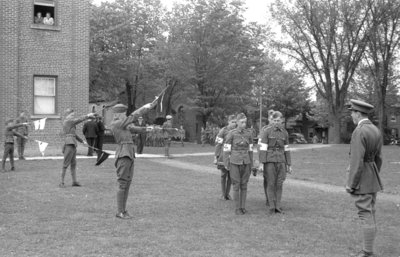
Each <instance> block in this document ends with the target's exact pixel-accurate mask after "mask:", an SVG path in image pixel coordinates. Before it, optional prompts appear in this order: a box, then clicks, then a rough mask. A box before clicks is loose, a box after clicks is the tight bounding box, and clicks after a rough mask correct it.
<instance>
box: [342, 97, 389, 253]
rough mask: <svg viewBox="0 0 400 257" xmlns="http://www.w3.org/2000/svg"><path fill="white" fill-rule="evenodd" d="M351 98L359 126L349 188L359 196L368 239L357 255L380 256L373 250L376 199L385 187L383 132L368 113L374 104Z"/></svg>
mask: <svg viewBox="0 0 400 257" xmlns="http://www.w3.org/2000/svg"><path fill="white" fill-rule="evenodd" d="M350 102H351V106H350V108H349V110H351V117H352V119H353V122H354V124H356V125H357V127H356V129H355V130H354V132H353V134H352V136H351V145H350V165H349V167H348V179H347V185H346V191H347V192H348V193H349V194H351V195H352V197H353V198H354V200H355V205H356V207H357V210H358V217H359V219H360V221H361V227H362V234H363V242H364V247H363V249H362V251H360V252H359V253H358V254H357V255H354V256H356V257H369V256H376V255H375V254H374V253H373V252H374V249H373V247H374V240H375V236H376V222H375V203H376V195H377V192H379V191H381V190H382V189H383V188H382V183H381V179H380V177H379V172H380V169H381V166H382V154H381V148H382V134H381V132H380V130H379V129H378V128H377V127H376V126H375V125H374V124H372V122H371V121H370V120H369V119H368V117H367V114H368V113H370V112H371V111H372V109H373V108H374V107H373V106H372V105H370V104H368V103H366V102H363V101H359V100H350Z"/></svg>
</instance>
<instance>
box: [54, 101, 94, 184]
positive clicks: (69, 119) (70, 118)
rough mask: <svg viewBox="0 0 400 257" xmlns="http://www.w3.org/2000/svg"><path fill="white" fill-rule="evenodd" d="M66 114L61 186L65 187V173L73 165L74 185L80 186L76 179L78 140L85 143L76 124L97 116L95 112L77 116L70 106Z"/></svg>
mask: <svg viewBox="0 0 400 257" xmlns="http://www.w3.org/2000/svg"><path fill="white" fill-rule="evenodd" d="M64 116H65V118H64V121H63V132H64V136H65V141H64V146H63V151H62V152H63V154H64V163H63V167H62V172H61V183H60V185H59V186H60V187H62V188H63V187H65V184H64V178H65V173H66V171H67V168H68V167H69V166H71V176H72V186H73V187H80V186H81V184H80V183H79V182H78V181H77V180H76V146H77V141H79V142H81V143H83V142H84V141H83V140H82V139H81V138H80V137H79V136H78V135H77V134H76V125H78V124H79V123H81V122H83V121H85V120H87V119H94V118H95V116H94V114H93V113H89V114H87V115H84V116H81V117H79V118H75V112H74V110H72V109H70V108H68V109H66V110H65V112H64Z"/></svg>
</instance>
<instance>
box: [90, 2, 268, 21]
mask: <svg viewBox="0 0 400 257" xmlns="http://www.w3.org/2000/svg"><path fill="white" fill-rule="evenodd" d="M92 1H93V3H94V4H100V3H101V2H107V1H112V0H92ZM161 2H162V3H163V4H164V5H165V6H167V8H168V7H172V5H173V3H174V2H179V0H161ZM270 2H271V0H245V3H246V6H247V8H248V9H247V11H246V13H245V14H244V16H245V18H246V20H247V21H248V22H258V23H262V24H265V23H266V22H267V20H268V18H267V17H268V5H269V3H270Z"/></svg>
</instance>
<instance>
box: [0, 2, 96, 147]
mask: <svg viewBox="0 0 400 257" xmlns="http://www.w3.org/2000/svg"><path fill="white" fill-rule="evenodd" d="M39 12H40V13H41V14H42V17H44V16H46V13H48V15H49V16H51V18H52V20H53V22H54V23H53V24H51V22H50V23H47V24H44V20H43V19H40V18H37V17H38V13H39ZM89 17H90V6H89V0H67V1H61V0H12V1H6V0H1V1H0V88H1V91H2V92H1V94H0V130H1V131H3V130H4V121H5V120H6V119H7V118H16V117H17V115H18V113H19V112H20V111H22V110H25V111H27V112H28V113H29V114H30V115H31V118H32V119H38V118H43V117H47V118H48V119H47V122H46V128H45V130H44V131H40V132H38V131H32V133H31V136H32V138H35V139H39V140H43V141H47V142H60V141H61V138H60V131H61V119H62V115H63V111H64V110H65V109H66V108H73V109H74V110H75V111H76V114H77V115H81V114H86V113H87V110H88V102H89ZM49 20H51V19H48V20H47V21H49ZM78 130H79V129H78ZM35 133H36V134H35ZM0 137H1V139H3V133H1V136H0Z"/></svg>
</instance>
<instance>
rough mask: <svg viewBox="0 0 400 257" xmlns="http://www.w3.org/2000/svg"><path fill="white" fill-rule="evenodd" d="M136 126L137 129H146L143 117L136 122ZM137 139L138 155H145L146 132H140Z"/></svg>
mask: <svg viewBox="0 0 400 257" xmlns="http://www.w3.org/2000/svg"><path fill="white" fill-rule="evenodd" d="M135 126H137V127H146V124H145V123H144V121H143V117H142V116H140V117H139V118H138V120H137V122H135ZM136 138H137V149H136V151H137V153H138V154H142V153H143V148H144V144H145V143H146V132H139V133H138V134H137V136H136Z"/></svg>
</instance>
